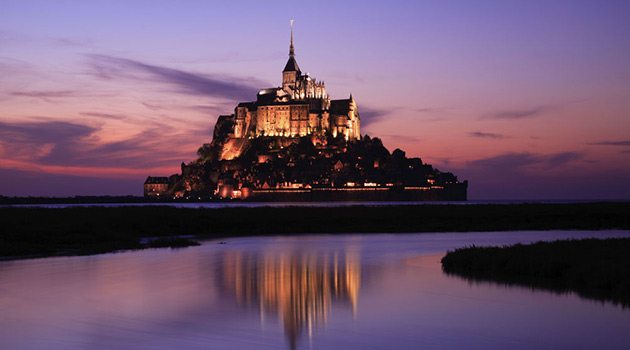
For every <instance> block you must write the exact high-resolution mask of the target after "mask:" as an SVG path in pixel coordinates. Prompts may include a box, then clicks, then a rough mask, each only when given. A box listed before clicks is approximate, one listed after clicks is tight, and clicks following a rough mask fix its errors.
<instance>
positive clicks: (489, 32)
mask: <svg viewBox="0 0 630 350" xmlns="http://www.w3.org/2000/svg"><path fill="white" fill-rule="evenodd" d="M629 14H630V2H628V1H612V0H611V1H594V0H593V1H579V0H571V1H568V0H567V1H564V0H556V1H387V2H375V1H356V2H354V1H347V2H337V1H331V2H328V1H317V2H308V3H302V2H295V1H293V2H282V1H276V2H261V1H238V2H229V3H228V2H209V1H186V2H178V1H30V0H20V1H17V0H8V1H3V3H2V5H1V6H0V106H1V108H0V195H7V196H16V195H17V196H28V195H34V196H35V195H44V196H72V195H91V194H94V195H103V194H112V195H121V194H122V195H124V194H133V195H140V194H141V193H142V183H143V181H144V179H145V178H146V176H147V175H153V176H165V175H170V174H172V173H175V172H178V171H179V165H180V164H181V162H189V161H191V160H193V159H194V158H195V152H196V150H197V148H198V147H199V146H200V145H201V144H203V143H205V142H209V141H210V140H211V135H212V134H211V132H212V128H213V127H214V123H215V121H216V118H217V117H218V115H219V114H230V113H232V112H233V108H234V106H235V105H236V103H238V102H240V101H251V100H254V99H255V94H256V92H257V90H258V89H260V88H265V87H271V86H278V85H280V84H281V77H282V75H281V70H282V68H283V67H284V64H285V63H286V60H287V58H288V57H287V54H288V39H289V20H290V19H294V20H295V45H296V54H297V56H296V58H297V61H298V63H299V65H300V68H302V70H303V71H304V72H309V73H310V74H311V76H314V77H315V78H317V79H318V80H324V81H325V82H326V88H327V90H328V92H329V93H330V94H331V97H332V98H333V99H338V98H346V97H347V96H348V95H349V94H350V93H352V94H353V96H354V97H355V99H356V100H357V103H358V105H359V111H360V114H361V118H362V134H366V133H367V134H369V135H370V136H377V137H380V138H382V139H383V141H384V143H385V145H386V146H387V147H388V148H389V149H390V151H392V150H394V149H395V148H402V149H403V150H405V151H406V152H407V155H408V156H417V157H421V158H422V159H423V160H424V161H425V162H428V163H430V164H433V165H434V166H436V167H437V168H438V169H440V170H442V171H452V172H454V173H455V174H456V175H458V177H459V179H460V180H465V179H468V180H469V182H470V186H469V198H470V199H629V198H630V183H629V182H628V179H630V64H629V62H630V34H629V33H630V15H629Z"/></svg>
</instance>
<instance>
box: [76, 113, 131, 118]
mask: <svg viewBox="0 0 630 350" xmlns="http://www.w3.org/2000/svg"><path fill="white" fill-rule="evenodd" d="M79 115H82V116H84V117H94V118H101V119H116V120H124V119H128V118H129V117H127V116H126V115H120V114H109V113H96V112H80V113H79Z"/></svg>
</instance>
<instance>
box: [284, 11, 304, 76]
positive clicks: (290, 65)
mask: <svg viewBox="0 0 630 350" xmlns="http://www.w3.org/2000/svg"><path fill="white" fill-rule="evenodd" d="M282 71H283V72H299V71H300V67H299V66H298V64H297V61H296V60H295V47H294V46H293V20H291V44H290V45H289V61H287V65H286V66H284V70H282Z"/></svg>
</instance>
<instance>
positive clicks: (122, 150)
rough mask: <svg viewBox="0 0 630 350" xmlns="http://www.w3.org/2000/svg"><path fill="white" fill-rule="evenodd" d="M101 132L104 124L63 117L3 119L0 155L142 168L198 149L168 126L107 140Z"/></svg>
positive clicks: (46, 163)
mask: <svg viewBox="0 0 630 350" xmlns="http://www.w3.org/2000/svg"><path fill="white" fill-rule="evenodd" d="M98 131H100V127H94V126H89V125H83V124H80V123H71V122H61V121H42V122H28V123H13V124H9V123H3V122H0V149H2V150H4V151H3V152H2V154H0V156H1V157H2V158H7V159H10V160H15V161H21V162H27V163H31V164H34V165H42V166H58V167H99V168H107V167H113V168H126V169H141V168H156V167H165V166H172V165H173V164H177V163H178V162H180V161H183V160H189V159H188V158H189V157H190V155H189V153H192V151H182V149H184V148H185V149H188V148H190V149H194V148H193V146H191V145H189V144H188V143H190V142H191V141H190V140H191V135H188V134H186V133H187V132H186V131H180V130H179V129H176V128H172V127H169V126H165V125H157V126H153V127H150V128H146V129H145V130H143V131H141V132H139V133H137V134H135V135H133V136H131V137H129V138H127V139H124V140H121V141H116V142H105V143H104V142H101V141H100V139H99V138H98V137H97V136H96V133H97V132H98ZM204 131H206V130H204ZM188 133H190V132H188ZM192 133H197V131H193V132H192ZM195 136H198V135H195ZM165 140H167V141H168V143H167V144H168V147H166V146H164V145H165Z"/></svg>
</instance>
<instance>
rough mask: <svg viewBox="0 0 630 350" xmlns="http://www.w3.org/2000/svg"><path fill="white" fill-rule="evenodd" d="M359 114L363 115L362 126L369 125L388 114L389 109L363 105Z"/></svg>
mask: <svg viewBox="0 0 630 350" xmlns="http://www.w3.org/2000/svg"><path fill="white" fill-rule="evenodd" d="M359 114H360V117H361V127H367V126H368V125H370V124H373V123H376V122H377V121H379V120H380V119H381V118H383V117H384V116H386V115H387V114H388V111H387V110H384V109H377V108H372V107H365V106H361V107H360V108H359Z"/></svg>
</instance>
